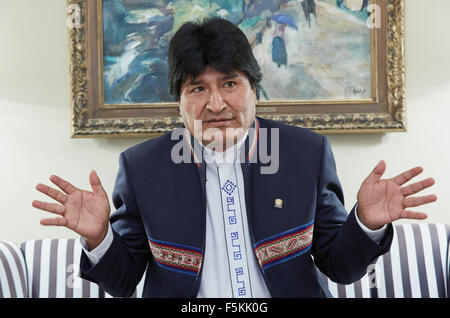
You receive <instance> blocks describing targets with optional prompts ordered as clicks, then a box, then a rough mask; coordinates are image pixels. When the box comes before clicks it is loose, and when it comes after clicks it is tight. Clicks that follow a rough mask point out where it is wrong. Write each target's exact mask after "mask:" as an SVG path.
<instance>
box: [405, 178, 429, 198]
mask: <svg viewBox="0 0 450 318" xmlns="http://www.w3.org/2000/svg"><path fill="white" fill-rule="evenodd" d="M432 185H434V179H433V178H428V179H425V180H422V181H420V182H417V183H414V184H411V185H409V186H406V187H403V188H401V189H400V193H401V194H402V195H403V196H405V197H407V196H410V195H412V194H416V193H418V192H420V191H422V190H424V189H426V188H429V187H431V186H432Z"/></svg>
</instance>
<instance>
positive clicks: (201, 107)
mask: <svg viewBox="0 0 450 318" xmlns="http://www.w3.org/2000/svg"><path fill="white" fill-rule="evenodd" d="M169 74H170V75H169V85H170V91H171V93H172V94H173V95H174V97H175V99H176V100H177V101H178V102H179V105H180V113H181V116H182V118H183V122H184V125H185V128H186V129H185V130H183V131H184V134H181V135H183V136H184V138H182V140H181V141H180V140H179V139H176V138H175V139H174V138H173V134H172V133H168V134H165V135H163V136H161V137H159V138H155V139H152V140H149V141H146V142H143V143H141V144H139V145H136V146H134V147H132V148H130V149H128V150H126V151H125V152H123V153H122V154H121V156H120V167H119V171H118V175H117V179H116V184H115V188H114V193H113V202H114V205H115V207H116V211H115V212H114V213H113V214H112V215H111V217H110V218H108V217H109V213H110V207H109V203H108V197H107V194H106V193H105V191H104V189H103V187H102V186H101V183H100V180H99V178H98V176H97V174H96V173H95V172H94V171H92V172H91V174H90V176H89V180H90V183H91V185H92V191H91V192H89V191H84V190H81V189H78V188H76V187H74V186H73V185H71V184H70V183H69V182H67V181H65V180H63V179H61V178H59V177H57V176H51V177H50V180H51V181H52V182H53V183H54V184H55V185H57V186H58V187H59V188H60V190H61V191H59V190H56V189H53V188H51V187H48V186H46V185H43V184H38V185H37V190H38V191H40V192H42V193H45V194H47V195H48V196H49V197H51V198H53V199H55V200H56V201H58V203H45V202H41V201H34V202H33V206H34V207H36V208H38V209H42V210H45V211H48V212H51V213H54V214H58V215H60V217H56V218H50V219H43V220H42V221H41V224H43V225H56V226H66V227H68V228H69V229H71V230H73V231H75V232H76V233H78V234H79V235H81V237H82V239H81V240H82V243H83V244H84V252H83V254H82V257H81V265H80V266H81V272H82V276H83V277H84V278H87V279H90V280H92V281H94V282H96V283H98V284H99V285H100V286H102V288H103V289H104V290H105V291H106V292H108V293H110V294H112V295H114V296H129V295H131V294H132V293H133V291H134V289H135V287H136V285H137V283H138V282H139V281H140V279H141V278H142V275H143V274H144V272H145V271H146V270H147V274H146V278H145V285H144V291H143V296H144V297H326V296H329V292H328V290H327V289H326V287H323V284H322V281H321V278H320V275H318V273H317V270H316V267H315V266H317V267H318V268H319V269H320V270H321V271H322V272H323V273H325V274H326V275H327V276H328V277H330V278H331V279H332V280H335V281H337V282H340V283H351V282H353V281H356V280H358V279H359V278H361V277H362V276H363V275H364V274H365V272H366V268H367V266H368V265H369V264H370V263H371V262H373V261H374V260H376V258H377V257H378V256H379V255H382V254H383V253H385V252H386V251H388V249H389V247H390V243H391V241H392V236H393V230H392V224H391V223H392V222H393V221H395V220H398V219H400V218H408V219H424V218H425V217H426V215H425V214H423V213H418V212H413V211H409V208H411V207H415V206H420V205H422V204H425V203H429V202H432V201H435V200H436V197H435V196H434V195H428V196H423V197H411V195H413V194H416V193H418V192H420V191H421V190H423V189H425V188H428V187H430V186H431V185H432V184H433V183H434V181H433V179H431V178H430V179H426V180H424V181H421V182H418V183H414V184H411V185H408V186H403V185H404V184H405V183H406V182H408V181H409V180H411V179H412V178H413V177H415V176H417V175H418V174H420V173H421V172H422V168H420V167H418V168H414V169H411V170H408V171H406V172H404V173H402V174H400V175H398V176H397V177H395V178H392V179H386V180H382V179H381V176H382V175H383V173H384V171H385V167H386V165H385V163H384V161H381V162H380V163H379V164H378V165H377V166H376V167H375V168H374V170H373V171H372V172H371V174H370V175H369V176H368V177H367V179H366V180H365V181H364V182H363V184H362V186H361V188H360V190H359V193H358V198H357V199H358V204H357V206H355V208H353V210H352V211H351V213H350V214H349V215H347V212H346V211H345V209H344V206H343V195H342V189H341V186H340V184H339V180H338V177H337V174H336V169H335V163H334V158H333V155H332V152H331V148H330V145H329V143H328V141H327V139H326V138H325V137H323V136H321V135H319V134H316V133H313V132H311V131H309V130H307V129H303V128H298V127H292V126H288V125H284V124H281V123H277V122H274V121H270V120H265V119H262V118H258V117H256V116H255V105H256V102H257V99H258V96H259V82H260V81H261V77H262V76H261V73H260V69H259V66H258V63H257V62H256V60H255V58H254V56H253V54H252V51H251V48H250V45H249V43H248V41H247V38H246V37H245V35H244V34H243V33H242V32H241V31H240V30H239V28H237V27H236V26H234V25H233V24H232V23H230V22H228V21H226V20H222V19H210V20H205V21H204V22H203V23H187V24H184V25H183V26H182V27H181V28H180V29H179V30H178V31H177V33H176V34H175V35H174V37H173V39H172V40H171V44H170V50H169ZM263 132H264V134H263ZM264 136H265V138H263V137H264ZM269 140H270V142H268V141H269ZM180 143H181V145H184V146H185V147H184V148H183V149H184V151H183V153H184V154H186V153H187V154H188V158H190V159H192V160H189V162H186V160H184V161H182V162H179V161H178V162H176V161H177V160H174V151H173V149H176V147H178V146H179V145H180ZM220 148H222V149H220ZM257 148H258V149H261V148H264V149H267V150H268V151H270V152H271V155H276V153H277V152H278V153H279V156H278V157H276V156H275V158H276V161H278V162H277V164H276V169H275V170H276V171H269V173H263V171H264V170H263V168H267V161H263V160H261V159H262V153H261V152H258V151H256V150H255V149H257ZM175 153H176V151H175ZM237 157H239V158H244V160H243V161H242V162H241V161H238V160H237ZM203 158H204V160H202V159H203ZM269 170H270V169H269Z"/></svg>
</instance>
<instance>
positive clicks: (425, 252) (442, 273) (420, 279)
mask: <svg viewBox="0 0 450 318" xmlns="http://www.w3.org/2000/svg"><path fill="white" fill-rule="evenodd" d="M449 238H450V228H449V226H448V225H445V224H426V223H420V224H399V225H396V226H395V227H394V240H393V242H392V246H391V249H390V251H389V252H388V253H386V254H385V255H383V256H380V257H379V258H378V259H377V261H376V263H375V264H372V265H369V267H368V269H367V274H366V275H365V276H364V277H363V278H361V279H360V280H359V281H357V282H355V283H353V284H350V285H341V284H336V283H334V282H332V281H331V280H329V279H328V278H327V277H326V276H323V277H324V278H325V281H326V283H327V285H328V287H329V289H330V292H331V294H332V295H333V296H334V297H337V298H445V297H448V295H449V292H448V275H449V273H448V271H449V256H448V253H449Z"/></svg>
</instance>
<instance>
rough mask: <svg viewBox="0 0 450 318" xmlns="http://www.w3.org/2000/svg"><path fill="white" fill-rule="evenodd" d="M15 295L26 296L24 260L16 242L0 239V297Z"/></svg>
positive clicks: (13, 296) (12, 296)
mask: <svg viewBox="0 0 450 318" xmlns="http://www.w3.org/2000/svg"><path fill="white" fill-rule="evenodd" d="M16 297H17V298H23V297H27V277H26V267H25V260H24V258H23V255H22V252H21V251H20V249H19V248H18V247H17V245H16V244H14V243H12V242H5V241H0V298H16Z"/></svg>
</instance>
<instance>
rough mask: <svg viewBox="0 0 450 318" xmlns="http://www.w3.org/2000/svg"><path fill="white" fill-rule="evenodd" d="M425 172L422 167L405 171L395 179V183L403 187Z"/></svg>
mask: <svg viewBox="0 0 450 318" xmlns="http://www.w3.org/2000/svg"><path fill="white" fill-rule="evenodd" d="M422 171H423V168H422V167H415V168H412V169H410V170H408V171H405V172H403V173H401V174H399V175H398V176H396V177H395V178H394V181H395V182H396V183H397V184H398V185H403V184H405V183H406V182H408V181H409V180H411V179H412V178H414V177H415V176H417V175H419V174H421V173H422Z"/></svg>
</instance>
